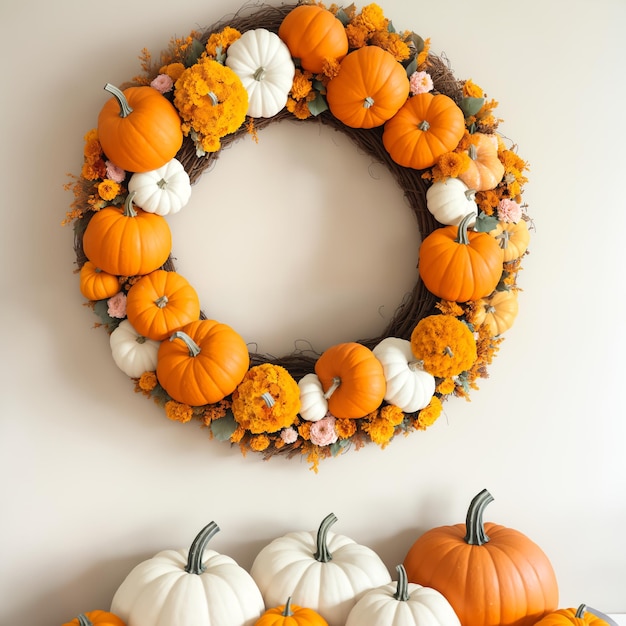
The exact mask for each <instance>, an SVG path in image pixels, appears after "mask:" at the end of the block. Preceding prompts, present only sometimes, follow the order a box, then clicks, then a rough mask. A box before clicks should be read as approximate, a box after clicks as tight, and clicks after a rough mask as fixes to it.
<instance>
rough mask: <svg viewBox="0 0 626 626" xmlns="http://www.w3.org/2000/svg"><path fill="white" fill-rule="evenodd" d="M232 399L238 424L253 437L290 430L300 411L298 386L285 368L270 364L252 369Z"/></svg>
mask: <svg viewBox="0 0 626 626" xmlns="http://www.w3.org/2000/svg"><path fill="white" fill-rule="evenodd" d="M232 399H233V404H232V411H233V415H234V417H235V420H236V421H237V423H238V424H240V425H241V426H243V427H244V428H246V429H247V430H249V431H250V432H251V433H254V434H260V433H274V432H276V431H277V430H280V429H281V428H287V427H288V426H291V425H292V424H293V423H294V422H295V421H296V418H297V414H298V411H299V410H300V388H299V387H298V383H297V382H296V381H295V380H294V379H293V377H292V376H291V374H290V373H289V372H288V371H287V370H286V369H285V368H284V367H281V366H279V365H273V364H271V363H264V364H262V365H256V366H254V367H252V368H250V369H249V370H248V371H247V372H246V375H245V376H244V378H243V380H242V381H241V383H239V386H238V387H237V389H235V391H234V392H233V394H232Z"/></svg>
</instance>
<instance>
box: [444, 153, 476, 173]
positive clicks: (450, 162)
mask: <svg viewBox="0 0 626 626" xmlns="http://www.w3.org/2000/svg"><path fill="white" fill-rule="evenodd" d="M470 163H471V158H470V156H469V155H468V154H467V153H466V152H446V153H444V154H442V155H441V156H440V157H439V158H438V159H437V167H438V168H439V170H440V172H441V174H442V175H443V176H445V177H451V178H457V177H458V175H459V174H462V173H463V172H465V171H466V170H467V168H468V167H469V166H470Z"/></svg>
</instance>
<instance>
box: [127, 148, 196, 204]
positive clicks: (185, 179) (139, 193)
mask: <svg viewBox="0 0 626 626" xmlns="http://www.w3.org/2000/svg"><path fill="white" fill-rule="evenodd" d="M128 191H129V192H130V193H132V192H135V196H134V198H133V202H134V203H135V204H136V205H137V206H138V207H139V208H140V209H143V210H144V211H146V212H147V213H156V214H157V215H172V214H174V213H178V211H180V210H181V209H182V208H183V207H184V206H185V205H186V204H187V203H188V202H189V198H190V197H191V183H190V181H189V175H188V174H187V172H186V171H185V168H184V167H183V164H182V163H181V162H180V161H179V160H178V159H171V160H170V161H168V162H167V163H166V164H165V165H164V166H163V167H160V168H159V169H157V170H151V171H149V172H136V173H134V174H133V175H132V176H131V177H130V180H129V181H128Z"/></svg>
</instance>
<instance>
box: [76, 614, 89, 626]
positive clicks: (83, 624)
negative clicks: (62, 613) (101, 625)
mask: <svg viewBox="0 0 626 626" xmlns="http://www.w3.org/2000/svg"><path fill="white" fill-rule="evenodd" d="M76 619H77V620H78V626H93V622H92V621H91V620H90V619H89V618H88V617H87V616H86V615H85V614H84V613H81V614H80V615H79V616H78V617H77V618H76Z"/></svg>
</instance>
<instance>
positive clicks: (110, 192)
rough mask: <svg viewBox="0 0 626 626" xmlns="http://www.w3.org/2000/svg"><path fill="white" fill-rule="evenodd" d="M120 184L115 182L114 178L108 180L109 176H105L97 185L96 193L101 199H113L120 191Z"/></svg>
mask: <svg viewBox="0 0 626 626" xmlns="http://www.w3.org/2000/svg"><path fill="white" fill-rule="evenodd" d="M121 189H122V188H121V186H120V184H119V183H116V182H115V181H114V180H110V179H109V178H105V179H104V180H103V181H102V182H101V183H100V184H99V185H98V195H99V196H100V197H101V198H102V199H103V200H107V201H109V200H113V198H115V197H116V196H117V195H118V194H119V193H120V191H121Z"/></svg>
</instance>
